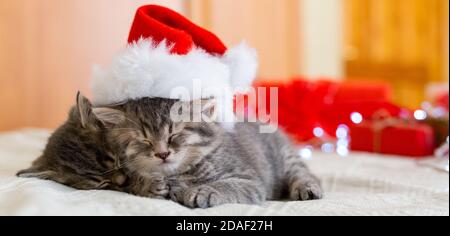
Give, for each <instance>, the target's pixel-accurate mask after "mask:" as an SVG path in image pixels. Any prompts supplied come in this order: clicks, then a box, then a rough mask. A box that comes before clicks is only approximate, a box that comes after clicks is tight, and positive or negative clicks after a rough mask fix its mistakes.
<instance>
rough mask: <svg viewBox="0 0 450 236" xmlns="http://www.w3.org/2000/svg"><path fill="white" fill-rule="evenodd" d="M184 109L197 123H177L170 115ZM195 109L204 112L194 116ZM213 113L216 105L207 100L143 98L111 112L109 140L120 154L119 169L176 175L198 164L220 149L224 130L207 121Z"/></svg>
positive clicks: (141, 172) (107, 130) (108, 124)
mask: <svg viewBox="0 0 450 236" xmlns="http://www.w3.org/2000/svg"><path fill="white" fill-rule="evenodd" d="M194 103H195V105H194ZM197 105H198V106H197ZM181 107H183V108H184V111H186V110H188V112H187V114H188V116H189V117H190V118H191V119H192V120H193V121H197V122H193V121H187V120H185V121H182V120H177V119H175V120H174V119H173V118H174V117H173V116H171V115H173V112H174V111H176V112H177V113H178V109H181ZM193 107H197V108H200V109H201V110H197V111H199V112H193V110H194V109H193ZM214 109H215V105H214V104H213V103H211V101H208V100H203V101H196V102H187V103H182V102H178V101H177V100H171V99H162V98H143V99H140V100H136V101H129V102H127V103H126V104H124V105H121V106H116V107H114V108H112V110H109V112H110V114H109V116H110V119H108V121H109V122H107V123H106V125H107V129H106V133H105V136H106V140H107V142H108V143H109V145H110V146H111V147H114V148H115V150H116V153H120V161H121V163H120V165H121V166H124V167H126V168H127V169H128V170H130V171H132V172H137V173H138V174H141V175H146V174H150V173H152V172H159V173H163V174H166V175H171V174H176V173H179V171H183V170H186V169H187V168H189V167H190V166H192V165H195V164H196V163H198V162H199V161H200V160H201V159H202V158H203V157H205V155H207V154H208V153H210V152H211V151H212V150H214V149H215V148H216V147H217V146H218V145H219V143H220V141H221V137H222V136H221V132H222V129H221V126H220V125H218V124H217V123H215V122H207V121H205V119H204V118H211V116H213V114H214ZM197 116H200V117H197ZM185 118H186V117H185Z"/></svg>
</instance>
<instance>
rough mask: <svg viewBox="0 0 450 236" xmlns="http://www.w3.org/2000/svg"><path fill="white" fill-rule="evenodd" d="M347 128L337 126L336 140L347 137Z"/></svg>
mask: <svg viewBox="0 0 450 236" xmlns="http://www.w3.org/2000/svg"><path fill="white" fill-rule="evenodd" d="M348 129H349V128H348V126H346V125H339V127H338V128H337V129H336V137H337V138H338V139H344V138H347V136H348Z"/></svg>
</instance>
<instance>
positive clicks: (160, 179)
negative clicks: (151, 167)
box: [149, 176, 169, 198]
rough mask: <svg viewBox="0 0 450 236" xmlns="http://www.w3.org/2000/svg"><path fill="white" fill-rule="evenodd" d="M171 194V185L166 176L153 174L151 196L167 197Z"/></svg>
mask: <svg viewBox="0 0 450 236" xmlns="http://www.w3.org/2000/svg"><path fill="white" fill-rule="evenodd" d="M168 194H169V185H168V184H167V182H166V180H165V177H164V176H152V178H151V179H150V189H149V197H152V198H165V197H167V196H168Z"/></svg>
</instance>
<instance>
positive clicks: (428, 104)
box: [421, 102, 433, 110]
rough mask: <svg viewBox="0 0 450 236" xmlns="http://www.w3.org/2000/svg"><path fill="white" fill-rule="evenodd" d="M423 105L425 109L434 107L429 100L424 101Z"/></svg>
mask: <svg viewBox="0 0 450 236" xmlns="http://www.w3.org/2000/svg"><path fill="white" fill-rule="evenodd" d="M421 107H422V109H424V110H430V109H431V108H433V106H432V105H431V103H429V102H422V104H421Z"/></svg>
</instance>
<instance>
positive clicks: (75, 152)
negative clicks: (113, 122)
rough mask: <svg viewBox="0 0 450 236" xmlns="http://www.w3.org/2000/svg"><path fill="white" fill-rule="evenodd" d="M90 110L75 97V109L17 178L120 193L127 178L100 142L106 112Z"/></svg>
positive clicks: (85, 102) (82, 100)
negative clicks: (36, 157) (42, 150)
mask: <svg viewBox="0 0 450 236" xmlns="http://www.w3.org/2000/svg"><path fill="white" fill-rule="evenodd" d="M90 107H91V105H90V103H89V101H88V100H87V99H86V98H84V97H83V96H81V95H80V94H78V95H77V105H76V106H75V107H73V108H72V109H71V110H70V112H69V118H68V120H67V121H66V122H65V123H64V124H63V125H62V126H61V127H59V128H58V129H57V130H56V131H55V132H54V133H53V134H52V136H51V137H50V138H49V140H48V143H47V145H46V147H45V150H44V152H43V154H42V155H41V156H40V157H39V158H38V159H37V160H35V161H34V162H33V164H32V166H31V167H30V168H29V169H25V170H22V171H19V172H18V173H17V176H19V177H37V178H41V179H48V180H54V181H56V182H59V183H62V184H65V185H68V186H71V187H74V188H77V189H86V190H87V189H112V190H122V189H123V188H122V187H121V186H123V185H124V184H125V182H126V180H127V177H126V176H125V175H124V174H123V173H121V172H120V171H117V168H115V165H116V163H117V161H116V159H115V155H114V154H113V153H111V152H110V150H109V147H108V146H107V145H106V143H105V142H104V135H103V133H104V129H105V124H107V119H108V118H110V116H109V113H108V110H107V109H104V108H102V109H96V110H92V109H90ZM94 112H95V114H94ZM93 116H98V117H101V118H102V119H103V122H102V120H100V119H92V117H93Z"/></svg>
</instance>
